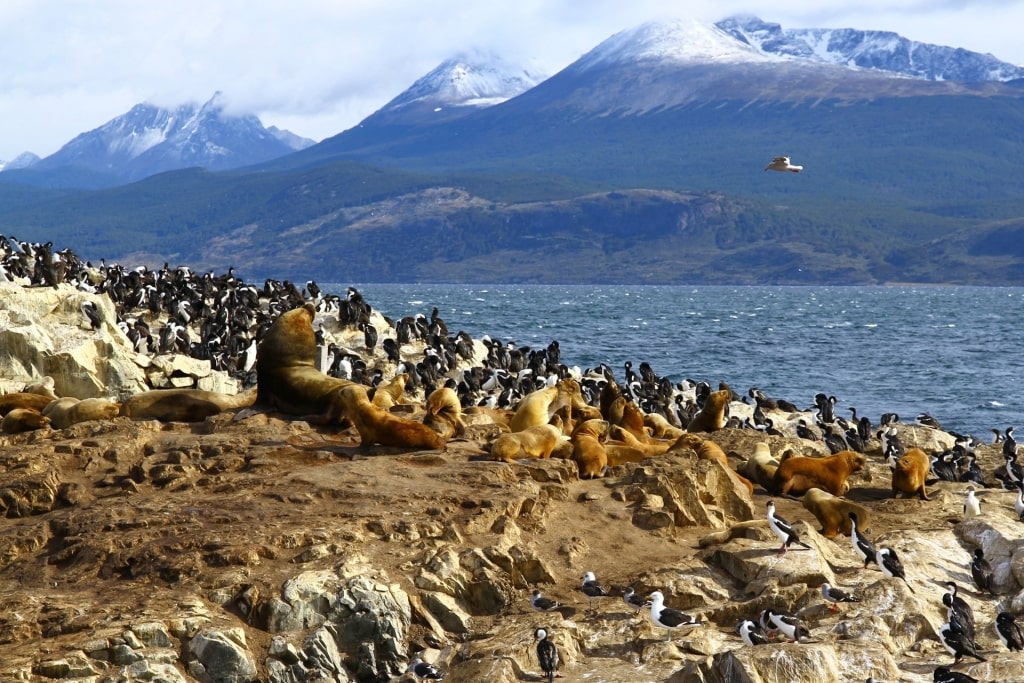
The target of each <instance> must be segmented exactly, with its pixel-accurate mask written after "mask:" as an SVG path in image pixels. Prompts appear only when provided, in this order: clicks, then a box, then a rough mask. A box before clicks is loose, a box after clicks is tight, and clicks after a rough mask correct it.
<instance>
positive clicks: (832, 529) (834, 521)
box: [803, 488, 871, 538]
mask: <svg viewBox="0 0 1024 683" xmlns="http://www.w3.org/2000/svg"><path fill="white" fill-rule="evenodd" d="M803 503H804V508H805V509H807V510H808V511H809V512H810V513H811V514H812V515H814V516H815V518H817V520H818V521H819V522H820V523H821V535H822V536H824V537H825V538H835V537H836V535H838V534H842V535H843V536H849V535H850V531H851V527H852V525H851V524H850V513H851V512H855V513H857V520H858V524H860V525H861V528H862V529H869V528H871V513H870V512H869V511H868V509H867V508H865V507H864V506H862V505H857V504H856V503H854V502H852V501H849V500H845V499H843V498H838V497H836V496H833V495H832V494H831V493H829V492H828V491H822V490H821V489H819V488H811V489H807V493H805V494H804V498H803Z"/></svg>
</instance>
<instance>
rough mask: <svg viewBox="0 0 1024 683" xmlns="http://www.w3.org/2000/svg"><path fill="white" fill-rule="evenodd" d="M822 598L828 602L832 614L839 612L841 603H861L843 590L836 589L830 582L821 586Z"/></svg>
mask: <svg viewBox="0 0 1024 683" xmlns="http://www.w3.org/2000/svg"><path fill="white" fill-rule="evenodd" d="M821 597H823V598H825V600H827V601H828V603H829V605H828V609H829V611H831V612H838V611H839V603H840V602H860V598H858V597H856V596H854V595H850V594H849V593H847V592H846V591H844V590H843V589H842V588H836V587H835V586H832V585H830V584H829V583H828V582H825V583H823V584H821Z"/></svg>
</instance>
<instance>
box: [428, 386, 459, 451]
mask: <svg viewBox="0 0 1024 683" xmlns="http://www.w3.org/2000/svg"><path fill="white" fill-rule="evenodd" d="M426 408H427V412H426V414H425V415H424V416H423V424H425V425H427V426H428V427H430V428H431V429H433V430H434V431H435V432H437V433H438V434H440V435H441V436H442V437H444V438H445V439H450V438H452V437H453V436H462V435H463V434H464V433H465V431H466V423H465V422H463V421H462V403H461V402H460V401H459V395H458V394H456V393H455V390H454V389H452V388H451V387H438V388H437V389H434V390H433V391H432V392H430V396H427V403H426Z"/></svg>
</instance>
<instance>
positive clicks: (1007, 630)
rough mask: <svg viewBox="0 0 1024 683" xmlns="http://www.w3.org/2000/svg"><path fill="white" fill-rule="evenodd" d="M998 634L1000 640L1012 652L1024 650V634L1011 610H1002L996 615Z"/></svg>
mask: <svg viewBox="0 0 1024 683" xmlns="http://www.w3.org/2000/svg"><path fill="white" fill-rule="evenodd" d="M996 635H997V636H999V642H1001V643H1002V644H1003V645H1004V646H1005V647H1006V649H1007V650H1009V651H1010V652H1021V651H1022V650H1024V634H1022V633H1021V630H1020V625H1019V624H1018V623H1017V622H1016V621H1015V620H1014V618H1013V615H1012V614H1010V613H1009V612H1000V613H999V614H997V615H996Z"/></svg>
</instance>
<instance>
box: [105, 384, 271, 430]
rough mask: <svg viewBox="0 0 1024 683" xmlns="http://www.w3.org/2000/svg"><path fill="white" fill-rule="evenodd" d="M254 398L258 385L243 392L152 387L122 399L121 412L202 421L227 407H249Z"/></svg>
mask: <svg viewBox="0 0 1024 683" xmlns="http://www.w3.org/2000/svg"><path fill="white" fill-rule="evenodd" d="M255 401H256V390H255V389H249V390H248V391H244V392H242V393H240V394H222V393H220V392H217V391H202V390H200V389H153V390H152V391H143V392H141V393H138V394H134V395H132V396H129V397H128V398H127V399H125V400H124V401H123V402H122V403H121V415H124V416H125V417H130V418H132V419H133V420H159V421H160V422H202V421H203V420H205V419H206V418H208V417H210V416H212V415H218V414H220V413H222V412H224V411H226V410H239V409H241V408H248V407H249V406H251V405H252V404H253V403H254V402H255Z"/></svg>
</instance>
